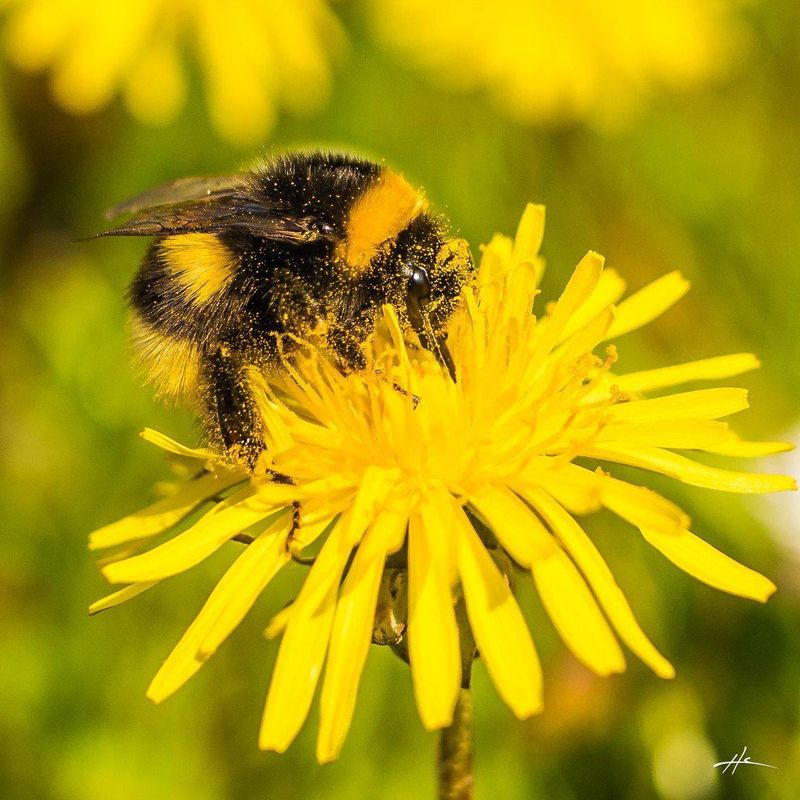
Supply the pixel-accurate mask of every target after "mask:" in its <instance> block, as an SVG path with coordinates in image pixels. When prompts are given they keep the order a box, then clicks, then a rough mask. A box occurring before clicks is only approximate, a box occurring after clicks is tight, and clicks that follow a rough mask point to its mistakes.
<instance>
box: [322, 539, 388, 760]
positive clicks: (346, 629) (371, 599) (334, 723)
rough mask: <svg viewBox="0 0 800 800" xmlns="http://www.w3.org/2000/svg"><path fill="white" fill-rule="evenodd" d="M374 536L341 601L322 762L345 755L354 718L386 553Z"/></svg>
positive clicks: (327, 683) (328, 674)
mask: <svg viewBox="0 0 800 800" xmlns="http://www.w3.org/2000/svg"><path fill="white" fill-rule="evenodd" d="M371 536H372V531H369V532H368V533H367V535H366V537H365V540H364V542H362V546H361V547H359V548H358V551H357V552H356V555H355V558H354V559H353V563H352V564H351V565H350V570H349V572H348V573H347V577H346V578H345V581H344V584H343V585H342V589H341V592H340V595H339V601H338V603H337V604H336V614H335V616H334V620H333V633H332V635H331V643H330V649H329V651H328V661H327V665H326V667H325V680H324V682H323V684H322V696H321V698H320V723H319V734H318V737H317V760H318V761H319V762H320V764H327V763H328V762H329V761H334V760H335V759H336V758H337V757H338V756H339V751H340V750H341V748H342V743H343V742H344V738H345V736H346V735H347V731H348V729H349V728H350V721H351V720H352V718H353V710H354V709H355V705H356V692H357V690H358V682H359V680H360V678H361V672H362V670H363V668H364V662H365V661H366V659H367V651H368V650H369V645H370V642H371V640H372V627H373V625H374V622H375V605H376V603H377V599H378V588H379V586H380V580H381V575H382V574H383V562H384V556H385V553H380V552H379V551H377V552H376V551H375V550H374V548H367V547H366V546H365V545H366V544H367V542H368V541H369V539H370V538H371Z"/></svg>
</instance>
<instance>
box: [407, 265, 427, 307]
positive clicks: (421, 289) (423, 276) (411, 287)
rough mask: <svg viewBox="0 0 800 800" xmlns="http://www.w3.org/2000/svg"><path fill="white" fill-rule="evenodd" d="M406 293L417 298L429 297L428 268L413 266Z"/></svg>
mask: <svg viewBox="0 0 800 800" xmlns="http://www.w3.org/2000/svg"><path fill="white" fill-rule="evenodd" d="M408 293H409V295H410V296H411V297H413V298H415V299H417V300H425V299H427V298H428V297H430V294H431V282H430V279H429V278H428V270H426V269H425V268H424V267H414V271H413V272H412V273H411V277H410V278H409V279H408Z"/></svg>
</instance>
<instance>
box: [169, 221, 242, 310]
mask: <svg viewBox="0 0 800 800" xmlns="http://www.w3.org/2000/svg"><path fill="white" fill-rule="evenodd" d="M161 255H162V257H163V259H164V261H165V262H166V264H167V265H168V266H169V268H170V270H171V272H172V275H173V277H174V278H175V280H176V281H177V283H178V284H179V285H180V286H182V287H183V288H184V290H185V291H186V293H187V295H188V296H189V299H190V300H193V301H195V302H196V303H200V304H203V303H207V302H208V301H209V300H211V299H213V298H214V297H215V295H217V294H219V292H221V291H222V290H223V289H224V288H225V287H226V286H227V285H228V284H229V283H230V281H231V279H232V278H233V275H234V272H235V271H236V267H237V265H238V259H237V258H236V256H234V255H233V253H231V251H230V250H229V249H228V248H227V247H225V245H224V244H223V243H222V242H221V241H220V240H219V238H218V237H217V236H215V235H214V234H213V233H185V234H182V235H180V236H170V237H169V238H167V239H165V240H164V241H163V242H162V243H161Z"/></svg>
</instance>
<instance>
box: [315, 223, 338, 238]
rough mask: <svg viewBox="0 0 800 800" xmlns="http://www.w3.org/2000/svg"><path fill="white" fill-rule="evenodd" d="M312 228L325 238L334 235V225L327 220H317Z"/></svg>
mask: <svg viewBox="0 0 800 800" xmlns="http://www.w3.org/2000/svg"><path fill="white" fill-rule="evenodd" d="M312 227H313V228H314V230H315V231H317V233H321V234H322V235H323V236H331V235H332V234H333V225H331V223H330V222H328V221H327V220H324V219H316V220H314V222H313V223H312Z"/></svg>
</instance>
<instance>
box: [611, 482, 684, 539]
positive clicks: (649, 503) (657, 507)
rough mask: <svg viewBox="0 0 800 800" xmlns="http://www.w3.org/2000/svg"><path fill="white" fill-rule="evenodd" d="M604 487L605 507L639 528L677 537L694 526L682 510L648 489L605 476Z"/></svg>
mask: <svg viewBox="0 0 800 800" xmlns="http://www.w3.org/2000/svg"><path fill="white" fill-rule="evenodd" d="M602 486H603V505H604V506H605V507H606V508H608V509H609V510H611V511H613V512H614V513H615V514H616V515H617V516H619V517H622V519H624V520H627V521H628V522H630V523H631V525H634V526H636V527H637V528H641V527H647V528H652V529H654V530H657V531H661V532H662V533H675V534H677V533H680V531H682V530H684V529H685V528H687V527H688V526H689V525H690V524H691V521H690V519H689V517H688V515H687V514H685V513H684V512H683V510H682V509H680V508H678V506H676V505H675V504H674V503H672V502H670V501H669V500H667V499H666V498H664V497H662V496H661V495H660V494H658V493H657V492H654V491H653V490H652V489H648V488H646V487H645V486H634V485H632V484H630V483H627V482H626V481H620V480H617V479H616V478H611V477H604V478H603V480H602Z"/></svg>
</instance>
